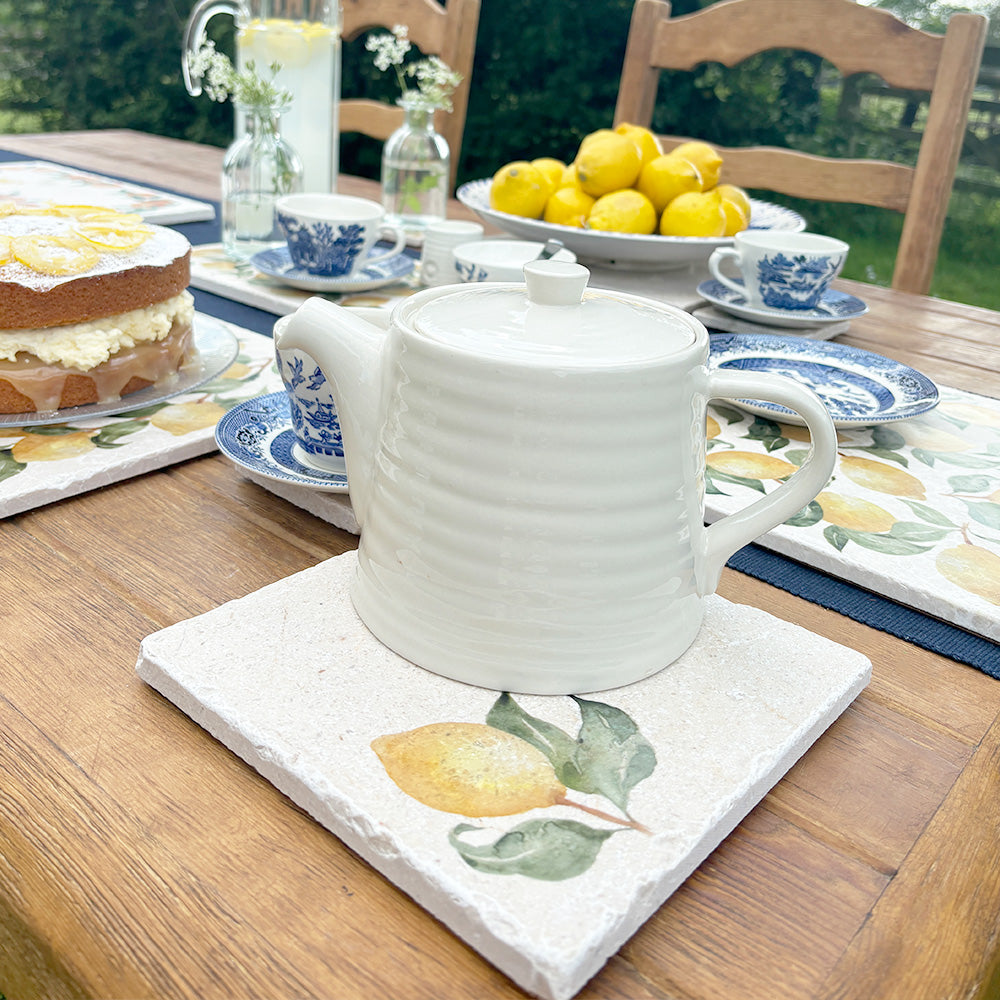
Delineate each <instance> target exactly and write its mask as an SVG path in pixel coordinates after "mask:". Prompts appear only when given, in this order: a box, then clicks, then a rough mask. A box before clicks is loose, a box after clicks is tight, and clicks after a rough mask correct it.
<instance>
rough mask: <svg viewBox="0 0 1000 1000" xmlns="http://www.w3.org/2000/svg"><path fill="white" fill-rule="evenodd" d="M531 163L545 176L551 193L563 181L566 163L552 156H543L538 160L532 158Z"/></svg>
mask: <svg viewBox="0 0 1000 1000" xmlns="http://www.w3.org/2000/svg"><path fill="white" fill-rule="evenodd" d="M531 165H532V166H533V167H534V168H535V169H536V170H537V171H538V172H539V173H540V174H541V175H542V176H543V177H544V178H545V181H546V183H547V184H548V189H549V194H550V195H551V194H552V192H553V191H555V190H556V189H557V188H558V187H559V185H560V182H561V181H562V178H563V174H564V173H565V172H566V164H565V163H563V161H562V160H557V159H555V158H553V157H551V156H542V157H539V158H538V159H537V160H532V161H531Z"/></svg>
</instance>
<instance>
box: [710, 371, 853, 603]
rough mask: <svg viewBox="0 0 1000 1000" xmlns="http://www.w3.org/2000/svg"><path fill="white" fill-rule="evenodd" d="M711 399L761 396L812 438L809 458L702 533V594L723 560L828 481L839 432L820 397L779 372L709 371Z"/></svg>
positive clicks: (714, 580) (808, 499)
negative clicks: (796, 418) (789, 412)
mask: <svg viewBox="0 0 1000 1000" xmlns="http://www.w3.org/2000/svg"><path fill="white" fill-rule="evenodd" d="M708 394H709V398H711V399H763V400H767V401H768V402H771V403H780V404H781V405H782V406H787V407H789V408H790V409H793V410H795V411H796V412H797V413H798V414H799V415H800V416H801V417H802V418H803V420H805V422H806V426H807V427H808V429H809V434H810V436H811V438H812V449H811V452H810V455H809V458H808V459H807V460H806V461H805V462H804V463H803V465H802V466H801V468H800V469H799V470H798V472H796V473H795V474H794V475H792V476H791V478H790V479H789V480H788V481H787V482H785V483H782V485H781V486H779V487H778V489H776V490H775V491H774V492H773V493H770V494H769V495H768V496H766V497H762V498H761V499H760V500H757V501H756V502H754V503H752V504H750V505H749V506H748V507H744V508H743V509H742V510H738V511H736V512H735V513H733V514H728V515H727V516H726V517H723V518H721V519H720V520H718V521H716V522H715V523H714V524H712V525H710V526H709V528H708V530H707V532H706V548H705V564H704V565H705V575H704V579H703V582H702V586H701V591H702V593H705V594H709V593H712V592H713V591H714V590H715V588H716V587H717V586H718V583H719V577H720V576H721V574H722V568H723V566H725V564H726V560H727V559H728V558H729V557H730V556H731V555H732V554H733V553H734V552H735V551H736V550H737V549H739V548H742V547H743V546H744V545H746V544H747V543H749V542H752V541H753V540H754V539H755V538H758V537H759V536H760V535H763V534H765V533H766V532H768V531H770V530H771V529H772V528H774V527H776V526H777V525H779V524H782V523H783V522H784V521H786V520H788V518H790V517H792V516H793V515H794V514H795V513H796V512H798V511H800V510H801V509H802V508H803V507H805V506H806V505H807V504H808V503H810V502H811V501H812V500H814V499H815V498H816V496H817V494H819V493H820V492H822V490H823V487H824V486H826V484H827V482H829V479H830V475H831V474H832V472H833V467H834V465H835V464H836V461H837V432H836V430H835V429H834V426H833V421H832V420H831V419H830V414H829V412H828V411H827V409H826V407H825V406H824V405H823V401H822V400H821V399H820V398H819V396H817V395H816V393H815V392H813V391H812V389H810V388H808V387H807V386H804V385H799V384H798V383H797V382H793V381H792V380H791V379H788V378H785V377H783V376H781V375H770V374H767V373H759V372H754V373H753V374H750V373H748V372H740V371H721V370H715V371H710V372H709V373H708Z"/></svg>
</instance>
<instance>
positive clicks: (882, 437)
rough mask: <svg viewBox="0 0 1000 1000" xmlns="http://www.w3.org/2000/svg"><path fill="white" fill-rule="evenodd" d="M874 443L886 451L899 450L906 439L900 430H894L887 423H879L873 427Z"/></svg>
mask: <svg viewBox="0 0 1000 1000" xmlns="http://www.w3.org/2000/svg"><path fill="white" fill-rule="evenodd" d="M872 444H873V445H875V447H876V448H884V449H885V450H886V451H898V450H899V449H900V448H902V447H903V446H904V445H905V444H906V441H905V440H904V439H903V435H902V434H900V433H899V431H894V430H893V429H892V428H891V427H888V426H886V425H885V424H879V425H877V426H875V427H873V428H872Z"/></svg>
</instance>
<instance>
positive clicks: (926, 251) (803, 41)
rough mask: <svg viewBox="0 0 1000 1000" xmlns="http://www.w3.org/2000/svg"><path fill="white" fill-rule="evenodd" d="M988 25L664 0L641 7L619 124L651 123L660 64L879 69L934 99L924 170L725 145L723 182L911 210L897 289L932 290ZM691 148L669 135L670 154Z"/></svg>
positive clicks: (817, 0) (742, 2)
mask: <svg viewBox="0 0 1000 1000" xmlns="http://www.w3.org/2000/svg"><path fill="white" fill-rule="evenodd" d="M986 26H987V20H986V18H985V17H983V16H981V15H979V14H954V15H953V16H952V18H951V20H950V21H949V23H948V28H947V31H946V33H945V34H944V35H934V34H930V33H928V32H925V31H919V30H917V29H915V28H911V27H909V26H908V25H906V24H904V23H903V22H902V21H900V20H899V19H898V18H896V17H895V16H894V15H892V14H890V13H889V12H888V11H885V10H879V9H878V8H874V7H865V6H862V5H860V4H858V3H855V2H854V0H794V2H792V0H723V2H720V3H716V4H713V5H711V6H709V7H706V8H704V9H703V10H700V11H697V12H695V13H693V14H687V15H684V16H682V17H676V18H671V17H670V4H669V3H668V2H666V0H636V4H635V7H634V9H633V12H632V22H631V26H630V28H629V36H628V45H627V48H626V52H625V64H624V68H623V71H622V78H621V84H620V89H619V95H618V103H617V106H616V108H615V123H616V124H618V123H620V122H623V121H627V122H633V123H634V124H637V125H645V126H647V127H648V126H649V125H650V123H651V121H652V116H653V106H654V102H655V99H656V89H657V83H658V81H659V76H660V70H661V69H674V70H690V69H692V68H693V67H694V66H696V65H698V64H699V63H703V62H718V63H722V64H724V65H726V66H733V65H735V64H736V63H738V62H741V61H742V60H744V59H746V58H748V57H750V56H752V55H755V54H756V53H758V52H763V51H765V50H768V49H776V48H790V49H797V50H801V51H807V52H811V53H814V54H817V55H819V56H821V57H823V58H824V59H827V60H828V61H829V62H831V63H832V64H833V65H834V66H836V67H837V69H839V70H840V72H841V73H842V74H843V75H844V76H845V77H846V76H849V75H851V74H854V73H861V72H873V73H877V74H878V75H879V76H880V77H882V79H883V80H885V81H886V83H887V84H889V86H892V87H897V88H902V89H906V90H920V91H929V92H930V104H929V107H928V113H927V124H926V126H925V128H924V132H923V137H922V139H921V143H920V151H919V155H918V158H917V162H916V166H915V167H908V166H904V165H901V164H897V163H889V162H886V161H883V160H845V159H840V160H838V159H831V158H828V157H820V156H813V155H809V154H805V153H799V152H794V151H791V150H785V149H776V148H772V147H764V146H760V147H746V148H739V149H727V148H725V147H721V146H720V147H717V148H718V149H719V152H720V154H721V155H722V157H723V160H724V163H725V166H724V168H723V170H724V173H725V177H726V180H727V181H729V182H730V183H733V184H738V185H740V186H741V187H747V188H757V189H761V188H762V189H765V190H768V191H776V192H779V193H781V194H786V195H791V196H793V197H799V198H812V199H814V200H818V201H843V202H855V203H859V204H863V205H873V206H878V207H881V208H889V209H894V210H895V211H897V212H902V213H903V214H904V222H903V232H902V236H901V239H900V243H899V249H898V251H897V256H896V266H895V270H894V272H893V276H892V287H893V288H897V289H901V290H903V291H908V292H918V293H921V294H926V293H927V291H928V289H929V288H930V283H931V276H932V274H933V272H934V265H935V262H936V261H937V255H938V247H939V244H940V241H941V231H942V229H943V228H944V220H945V215H946V213H947V209H948V198H949V195H950V194H951V189H952V185H953V182H954V177H955V169H956V167H957V164H958V157H959V153H960V152H961V148H962V139H963V136H964V134H965V130H966V121H967V118H968V113H969V105H970V103H971V99H972V91H973V87H974V85H975V81H976V76H977V73H978V70H979V63H980V60H981V58H982V52H983V45H984V42H985V37H986ZM681 141H683V140H682V139H681V138H679V137H678V138H667V137H663V146H664V149H665V150H669V149H672V148H673V147H674V146H676V145H677V144H679V143H680V142H681Z"/></svg>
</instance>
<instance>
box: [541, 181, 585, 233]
mask: <svg viewBox="0 0 1000 1000" xmlns="http://www.w3.org/2000/svg"><path fill="white" fill-rule="evenodd" d="M594 204H595V202H594V199H593V198H591V197H590V195H589V194H587V192H586V191H584V190H583V189H582V188H578V187H576V186H573V187H564V188H559V190H558V191H555V192H553V194H552V195H550V196H549V200H548V201H547V202H546V203H545V215H544V216H543V218H544V219H545V221H546V222H554V223H555V224H556V225H559V226H574V227H576V228H577V229H582V228H583V225H584V223H585V222H586V221H587V216H588V215H590V211H591V209H592V208H593V207H594Z"/></svg>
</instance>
